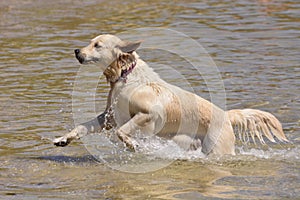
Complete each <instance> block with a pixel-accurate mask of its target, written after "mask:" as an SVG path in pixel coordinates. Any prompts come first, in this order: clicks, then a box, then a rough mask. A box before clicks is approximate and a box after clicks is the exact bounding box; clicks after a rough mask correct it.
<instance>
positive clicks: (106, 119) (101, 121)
mask: <svg viewBox="0 0 300 200" xmlns="http://www.w3.org/2000/svg"><path fill="white" fill-rule="evenodd" d="M107 115H108V112H107V111H105V112H103V113H102V114H100V115H99V116H98V117H96V118H95V119H93V120H91V121H88V122H85V123H83V124H81V125H79V126H77V127H75V128H74V129H73V130H72V131H71V132H70V133H67V134H66V135H64V136H62V137H59V138H55V139H54V140H53V143H54V145H56V146H62V147H63V146H67V145H68V144H69V143H70V142H71V141H72V140H74V139H80V138H82V137H83V136H85V135H87V134H88V133H94V132H96V131H98V130H102V129H103V128H107V129H110V128H111V126H112V125H111V124H114V120H113V118H112V117H111V116H107Z"/></svg>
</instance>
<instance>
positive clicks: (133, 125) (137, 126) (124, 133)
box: [117, 113, 154, 151]
mask: <svg viewBox="0 0 300 200" xmlns="http://www.w3.org/2000/svg"><path fill="white" fill-rule="evenodd" d="M152 122H154V121H153V116H152V115H151V114H146V113H138V114H136V115H135V116H134V117H133V118H131V119H130V120H129V121H128V122H127V123H125V124H124V125H123V126H121V127H120V128H119V129H118V130H117V136H118V137H119V139H120V140H121V141H122V142H124V143H125V145H126V147H128V148H129V149H130V150H132V151H135V150H136V148H137V146H138V144H137V142H136V141H135V140H134V139H133V138H132V135H133V134H134V133H135V132H136V131H137V130H143V128H145V127H146V126H151V123H152Z"/></svg>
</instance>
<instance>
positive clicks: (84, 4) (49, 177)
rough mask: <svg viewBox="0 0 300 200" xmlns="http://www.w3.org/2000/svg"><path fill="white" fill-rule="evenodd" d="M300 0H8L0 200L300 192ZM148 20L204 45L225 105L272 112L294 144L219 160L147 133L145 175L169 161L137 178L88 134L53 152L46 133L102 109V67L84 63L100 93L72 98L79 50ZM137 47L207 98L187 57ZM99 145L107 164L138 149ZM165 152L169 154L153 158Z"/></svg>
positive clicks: (0, 31) (3, 30) (290, 195)
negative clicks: (96, 155) (217, 75)
mask: <svg viewBox="0 0 300 200" xmlns="http://www.w3.org/2000/svg"><path fill="white" fill-rule="evenodd" d="M299 7H300V5H299V3H298V2H297V1H237V2H230V1H229V2H227V1H207V2H202V3H201V2H193V1H187V2H182V1H178V2H174V1H165V2H164V1H159V2H156V1H148V2H143V1H130V2H127V3H126V2H123V1H101V2H98V3H96V2H95V1H60V0H53V1H31V0H28V1H18V0H16V1H1V2H0V17H1V20H0V45H1V51H0V70H1V71H0V72H1V73H0V77H1V79H0V82H1V85H0V101H1V104H0V107H1V109H0V115H1V118H0V130H1V132H0V199H37V198H39V199H83V198H86V199H105V198H106V199H219V198H221V199H223V198H225V199H297V198H300V195H299V194H300V174H299V171H300V168H299V164H300V162H299V155H300V154H299V153H300V150H299V143H300V142H299V141H300V137H299V136H300V130H299V123H300V121H299V119H300V116H299V107H300V95H299V94H300V92H299V88H300V82H299V80H300V72H299V71H300V70H299V69H300V68H299V63H300V56H299V52H300V51H299V50H300V42H299V39H300V37H299V36H300V30H299V27H300V21H299V12H300V8H299ZM142 27H164V28H170V29H173V30H177V31H179V32H182V33H184V34H186V35H188V36H190V37H191V38H193V39H194V40H196V41H197V42H198V43H200V44H201V45H202V46H203V47H204V48H205V49H206V50H207V52H208V53H209V54H210V55H211V57H212V58H213V59H214V61H215V62H216V64H217V66H218V69H219V70H220V74H221V76H222V80H223V81H224V86H225V91H226V104H227V109H233V108H249V107H250V108H257V109H262V110H265V111H269V112H271V113H273V114H274V115H275V116H276V117H278V119H279V120H280V121H281V122H282V124H283V128H284V131H285V133H286V135H287V137H288V139H289V140H290V141H291V143H288V144H269V143H268V146H254V145H253V144H249V145H247V146H242V145H241V144H238V145H237V148H236V152H237V155H236V156H224V157H222V158H220V157H214V156H212V157H205V156H204V155H203V154H202V153H201V152H200V151H196V152H185V151H182V150H181V149H180V148H177V147H176V146H175V144H173V143H172V142H166V141H160V140H157V139H153V140H150V141H149V140H141V142H144V143H142V145H143V146H142V147H143V149H141V150H140V152H138V153H137V154H134V155H133V156H136V157H138V156H139V157H138V158H139V159H138V161H141V160H143V161H145V162H143V163H142V164H144V166H143V167H144V168H143V169H144V171H147V170H146V169H147V167H149V166H150V165H153V163H163V165H162V166H163V167H159V166H157V168H159V169H157V170H152V171H151V170H148V171H150V172H148V173H138V174H134V173H126V172H121V171H118V170H114V169H111V168H110V167H111V165H109V164H107V163H105V162H104V161H102V162H101V159H100V158H99V159H95V158H94V157H93V156H92V155H91V154H90V153H91V149H89V148H88V146H87V145H86V144H87V143H86V141H88V140H89V139H90V138H88V137H87V138H85V140H83V141H78V142H75V143H72V144H71V145H70V146H68V147H65V148H57V147H54V146H53V145H52V144H51V142H49V140H48V139H49V138H54V137H56V136H60V135H63V134H65V133H66V132H68V131H69V130H70V129H71V128H73V126H74V123H78V122H79V121H81V120H82V121H85V120H88V119H90V118H92V117H94V115H95V112H94V109H95V110H96V112H97V113H100V112H101V111H102V110H103V109H104V108H105V101H106V96H107V91H108V85H107V83H106V80H105V78H104V77H102V76H100V79H99V76H98V73H99V71H95V69H90V70H87V71H88V72H87V73H86V74H85V75H86V76H85V77H88V78H86V79H85V80H87V82H85V84H87V86H88V84H89V79H90V80H91V83H92V80H95V78H96V79H99V84H98V86H97V90H96V95H95V94H94V93H91V92H89V91H76V92H77V93H74V87H76V83H77V82H78V81H77V82H76V80H79V79H80V76H78V74H79V72H80V70H85V69H82V68H81V67H82V66H80V65H79V64H78V62H77V61H76V59H75V58H74V55H73V50H74V49H75V48H79V47H82V46H84V45H86V44H87V43H88V42H89V40H90V39H91V38H92V37H94V36H96V35H98V34H100V33H112V34H121V33H122V32H123V31H128V30H130V29H135V28H142ZM138 39H139V38H136V40H138ZM170 41H171V42H172V38H171V39H170ZM173 42H174V41H173ZM176 44H177V43H176V42H174V43H173V45H176ZM190 48H191V49H189V47H186V49H189V50H190V51H191V52H192V53H195V52H197V49H192V47H190ZM139 54H140V56H141V57H142V58H143V59H145V60H146V61H147V62H149V63H151V66H152V67H153V68H154V69H155V70H156V71H157V72H158V73H159V74H160V75H161V76H162V77H163V78H164V79H165V80H167V81H168V82H170V83H173V84H176V85H178V86H181V87H183V88H186V89H189V90H193V91H194V92H196V93H197V94H199V95H200V96H202V97H204V98H206V99H209V98H210V94H209V88H207V86H206V82H205V80H203V77H201V75H199V73H195V71H194V70H193V68H192V67H191V66H190V64H189V63H187V62H186V61H185V60H183V59H182V58H180V57H178V56H176V55H173V54H170V53H169V52H166V51H161V50H151V49H141V50H140V51H139ZM168 66H171V68H170V67H169V68H168ZM182 77H184V78H182ZM74 95H75V96H76V97H78V99H75V100H74V99H73V102H72V97H74ZM79 97H80V98H79ZM95 99H96V102H97V104H96V105H94V102H95V101H94V100H95ZM72 103H73V104H72ZM90 105H93V106H94V107H93V106H90ZM74 112H83V113H84V114H83V115H82V117H81V118H80V119H79V118H76V116H74ZM91 137H92V136H91ZM94 137H97V138H98V139H99V136H94ZM100 139H101V136H100ZM103 141H104V140H103ZM89 144H90V145H93V143H91V142H90V143H89ZM107 145H109V144H107ZM97 147H99V149H98V150H101V151H100V152H102V153H103V155H102V156H106V157H105V159H106V160H107V159H114V158H122V155H123V154H124V155H126V156H127V157H126V159H127V158H128V155H129V156H130V155H131V154H132V153H131V152H128V151H126V150H120V152H117V153H115V154H113V153H114V152H112V154H111V155H110V154H109V153H110V152H111V149H110V148H106V149H105V143H101V145H100V146H97ZM101 148H102V149H101ZM120 148H121V147H120ZM161 148H165V151H164V154H163V153H162V152H159V153H158V154H156V151H159V150H160V149H161ZM92 149H94V148H92ZM98 152H99V151H98ZM102 158H103V157H102ZM126 159H125V160H126ZM99 160H100V161H99ZM121 161H122V159H121ZM123 161H124V160H123ZM147 162H148V163H147ZM118 163H119V162H118ZM145 163H146V164H145ZM125 164H126V163H125ZM137 164H140V163H137ZM164 164H166V165H164ZM114 166H116V165H114ZM135 166H136V165H134V166H133V165H131V167H133V168H130V170H131V171H132V170H134V169H137V168H134V167H135ZM127 169H128V168H127ZM152 169H153V168H152ZM137 170H140V171H142V170H141V168H138V169H137Z"/></svg>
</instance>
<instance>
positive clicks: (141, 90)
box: [53, 34, 288, 155]
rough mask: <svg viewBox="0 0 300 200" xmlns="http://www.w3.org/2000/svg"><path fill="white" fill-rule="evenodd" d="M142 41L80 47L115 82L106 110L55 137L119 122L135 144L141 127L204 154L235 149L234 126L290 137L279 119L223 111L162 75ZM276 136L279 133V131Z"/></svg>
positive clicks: (59, 142) (103, 40) (250, 133)
mask: <svg viewBox="0 0 300 200" xmlns="http://www.w3.org/2000/svg"><path fill="white" fill-rule="evenodd" d="M140 44H141V42H139V41H138V42H128V41H122V40H121V39H119V38H118V37H116V36H114V35H108V34H107V35H99V36H97V37H96V38H94V39H92V40H91V42H90V44H89V45H88V46H86V47H84V48H82V49H76V50H75V56H76V58H77V60H78V61H79V62H80V63H81V64H91V63H94V64H95V63H96V64H97V65H99V70H103V71H104V75H105V76H106V79H107V81H108V82H109V84H110V91H109V94H108V98H107V106H106V109H105V111H104V112H103V113H102V114H100V115H99V116H98V117H96V118H95V119H93V120H91V121H89V122H86V123H83V124H81V125H79V126H77V127H75V128H74V129H73V130H72V131H71V132H70V133H68V134H66V135H64V136H62V137H59V138H56V139H54V141H53V142H54V144H55V145H56V146H66V145H68V144H69V143H70V142H71V141H72V140H74V139H80V138H82V137H83V136H85V135H87V134H88V133H92V132H101V130H103V129H110V128H114V130H115V134H116V135H117V136H118V138H119V139H120V140H121V141H122V142H123V143H124V144H125V145H126V147H128V148H129V149H131V150H133V151H134V150H135V149H136V148H137V147H138V145H139V144H138V142H137V141H136V140H135V139H134V136H135V134H136V133H137V131H140V133H142V134H146V135H149V136H151V135H156V136H158V137H162V138H166V139H172V140H174V142H176V143H177V144H178V145H179V146H180V147H182V148H184V149H187V150H195V149H197V148H202V149H201V151H202V152H203V153H204V154H207V155H208V154H218V155H223V154H232V155H234V154H235V139H236V137H235V132H236V134H238V135H239V138H240V139H241V140H242V141H246V140H247V138H248V139H249V138H252V140H253V141H254V142H255V138H258V140H259V141H260V142H261V143H263V144H264V143H265V142H264V137H266V138H268V139H269V140H270V141H272V142H276V141H275V139H274V138H277V140H279V141H288V140H287V138H286V137H285V135H284V133H283V130H282V126H281V124H280V122H279V121H278V120H277V119H276V118H275V117H274V116H273V115H272V114H270V113H268V112H264V111H260V110H256V109H241V110H238V109H237V110H229V111H224V110H222V109H220V108H219V107H217V106H216V105H214V104H212V103H211V102H209V101H207V100H205V99H203V98H201V97H200V96H198V95H196V94H193V93H191V92H188V91H185V90H183V89H181V88H179V87H177V86H174V85H171V84H168V83H167V82H165V81H164V80H162V79H161V78H160V77H159V75H158V74H157V73H155V72H154V71H153V69H152V68H150V67H149V66H148V65H147V64H146V63H145V62H144V61H143V60H142V59H141V58H140V57H139V56H138V54H137V53H136V49H137V48H138V47H139V46H140ZM274 136H275V137H274Z"/></svg>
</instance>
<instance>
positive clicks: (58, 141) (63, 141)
mask: <svg viewBox="0 0 300 200" xmlns="http://www.w3.org/2000/svg"><path fill="white" fill-rule="evenodd" d="M69 143H70V140H68V139H67V138H66V137H59V138H55V139H54V140H53V144H54V145H55V146H58V147H64V146H67V145H68V144H69Z"/></svg>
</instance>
